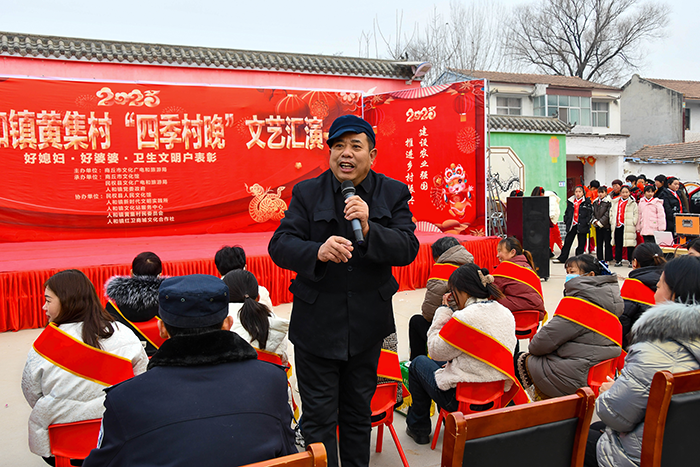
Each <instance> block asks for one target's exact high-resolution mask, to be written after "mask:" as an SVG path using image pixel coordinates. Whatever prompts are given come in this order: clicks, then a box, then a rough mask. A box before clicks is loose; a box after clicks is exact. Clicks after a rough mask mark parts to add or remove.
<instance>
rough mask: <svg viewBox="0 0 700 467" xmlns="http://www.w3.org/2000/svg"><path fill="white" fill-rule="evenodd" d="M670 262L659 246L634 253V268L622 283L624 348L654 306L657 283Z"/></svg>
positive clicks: (641, 247) (650, 245)
mask: <svg viewBox="0 0 700 467" xmlns="http://www.w3.org/2000/svg"><path fill="white" fill-rule="evenodd" d="M665 264H666V259H665V258H664V254H663V252H662V251H661V248H660V247H659V245H657V244H656V243H642V244H640V245H637V248H635V249H634V253H632V267H633V268H634V269H633V270H632V271H630V274H629V278H628V279H626V280H625V282H624V283H623V284H622V290H621V295H622V299H623V300H624V302H625V311H624V312H623V313H622V316H620V323H622V346H623V348H625V349H626V348H627V347H629V339H630V331H631V330H632V326H633V325H634V323H635V322H636V321H637V320H638V319H639V317H640V316H642V313H644V312H645V311H647V310H648V309H649V307H651V306H654V294H655V293H656V284H657V283H658V282H659V278H660V277H661V273H662V272H663V270H664V265H665Z"/></svg>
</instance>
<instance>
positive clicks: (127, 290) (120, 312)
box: [105, 251, 164, 357]
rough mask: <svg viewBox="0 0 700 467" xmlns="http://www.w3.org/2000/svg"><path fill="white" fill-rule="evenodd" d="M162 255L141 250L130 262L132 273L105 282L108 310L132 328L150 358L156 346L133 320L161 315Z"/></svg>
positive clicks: (146, 319) (119, 320) (137, 320)
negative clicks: (133, 324)
mask: <svg viewBox="0 0 700 467" xmlns="http://www.w3.org/2000/svg"><path fill="white" fill-rule="evenodd" d="M162 270H163V266H162V263H161V261H160V258H159V257H158V256H157V255H156V254H155V253H151V252H150V251H145V252H143V253H140V254H139V255H138V256H136V258H134V261H133V262H132V263H131V275H130V276H113V277H110V278H109V279H108V280H107V282H106V283H105V295H107V299H108V300H109V302H107V306H106V307H105V308H106V310H107V311H108V312H109V314H110V315H112V317H113V318H114V319H115V320H117V321H118V322H120V323H122V324H124V325H125V326H126V327H128V328H129V329H131V330H132V331H133V332H134V334H136V336H137V337H139V339H140V340H141V343H142V344H143V346H144V348H145V350H146V354H147V355H148V356H149V357H151V356H153V354H154V353H156V350H158V349H157V348H155V347H154V346H153V345H152V344H151V343H150V342H148V340H146V339H145V338H144V337H143V336H142V335H141V333H140V332H139V331H138V329H135V328H134V326H132V324H131V323H130V321H131V322H132V323H142V322H145V321H150V320H152V319H153V318H155V317H156V316H157V315H158V288H159V287H160V283H161V282H163V279H164V277H161V275H160V274H161V272H162Z"/></svg>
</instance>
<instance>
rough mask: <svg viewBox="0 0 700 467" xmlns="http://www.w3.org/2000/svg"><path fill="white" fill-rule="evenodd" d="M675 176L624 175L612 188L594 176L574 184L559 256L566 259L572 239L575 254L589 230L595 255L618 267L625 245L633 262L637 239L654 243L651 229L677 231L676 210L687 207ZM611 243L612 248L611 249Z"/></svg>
mask: <svg viewBox="0 0 700 467" xmlns="http://www.w3.org/2000/svg"><path fill="white" fill-rule="evenodd" d="M681 186H682V185H681V182H680V180H678V179H677V178H676V177H666V176H664V175H657V176H656V177H654V179H653V180H648V179H647V178H646V176H644V175H640V176H639V177H637V176H635V175H628V176H627V177H626V179H625V181H624V182H623V181H622V180H619V179H616V180H613V181H612V183H611V186H610V188H608V187H606V186H604V185H602V186H601V184H600V182H599V181H598V180H592V181H591V182H590V184H589V186H588V187H584V186H577V187H576V188H575V189H574V195H573V196H571V197H570V198H569V199H568V200H567V202H566V211H565V213H564V224H565V225H566V238H565V240H564V244H563V246H562V248H561V254H560V255H559V257H557V261H558V262H560V263H564V262H566V260H567V258H568V257H569V251H570V250H571V246H572V245H573V242H574V239H578V246H577V248H576V254H577V255H580V254H582V253H583V252H584V251H585V248H586V245H587V238H588V236H589V235H592V236H594V237H595V243H596V247H595V249H596V255H597V257H598V260H600V261H606V262H612V261H613V260H614V261H615V266H622V261H623V248H624V249H626V256H627V259H628V260H629V262H630V263H629V267H632V264H631V261H632V259H631V258H632V252H633V251H634V247H635V246H637V244H639V243H655V237H654V232H659V231H668V232H671V233H672V234H675V227H676V225H675V219H674V215H675V214H678V213H687V212H689V200H688V195H687V193H686V191H685V189H684V188H681ZM613 247H614V251H613Z"/></svg>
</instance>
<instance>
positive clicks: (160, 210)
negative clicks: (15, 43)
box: [0, 78, 361, 241]
mask: <svg viewBox="0 0 700 467" xmlns="http://www.w3.org/2000/svg"><path fill="white" fill-rule="evenodd" d="M353 112H354V113H356V114H360V112H361V95H360V94H359V93H352V92H322V91H304V90H295V91H291V90H273V89H252V88H234V87H213V86H181V85H162V84H137V83H104V82H103V83H99V82H77V81H57V80H40V79H19V78H9V79H4V80H0V156H1V157H2V161H3V174H4V179H5V183H3V184H2V185H1V186H0V241H27V240H53V239H75V238H100V237H120V236H130V237H133V236H150V235H178V234H194V233H217V232H245V231H269V230H274V229H275V228H276V226H277V224H278V222H279V219H281V217H282V216H283V212H284V210H285V209H286V206H287V203H288V201H289V198H290V197H291V193H292V187H293V185H294V184H295V183H297V182H298V181H300V180H303V179H306V178H309V177H313V176H315V175H318V174H320V173H321V172H323V171H324V170H326V169H327V167H328V149H327V147H326V145H325V137H326V135H324V132H327V131H328V127H329V126H330V124H331V123H332V121H333V119H335V118H336V117H337V116H339V115H342V114H346V113H353Z"/></svg>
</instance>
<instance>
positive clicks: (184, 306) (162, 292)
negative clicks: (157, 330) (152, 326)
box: [158, 274, 229, 328]
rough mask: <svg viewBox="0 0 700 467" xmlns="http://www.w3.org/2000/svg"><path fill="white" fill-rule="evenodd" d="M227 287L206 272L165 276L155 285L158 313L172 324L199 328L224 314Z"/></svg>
mask: <svg viewBox="0 0 700 467" xmlns="http://www.w3.org/2000/svg"><path fill="white" fill-rule="evenodd" d="M228 297H229V291H228V287H227V286H226V284H224V281H222V280H221V279H219V278H218V277H214V276H209V275H206V274H192V275H189V276H178V277H169V278H167V279H165V280H164V281H163V282H162V283H161V284H160V288H159V289H158V314H159V315H160V319H162V320H163V322H164V323H165V324H168V325H170V326H174V327H176V328H203V327H206V326H213V325H215V324H218V323H221V322H223V321H224V319H226V316H228Z"/></svg>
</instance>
